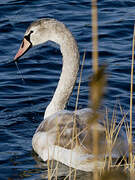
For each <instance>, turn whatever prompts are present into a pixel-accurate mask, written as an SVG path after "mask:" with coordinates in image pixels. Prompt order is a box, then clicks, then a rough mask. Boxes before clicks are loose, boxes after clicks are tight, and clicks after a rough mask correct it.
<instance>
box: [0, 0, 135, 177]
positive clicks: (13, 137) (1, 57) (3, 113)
mask: <svg viewBox="0 0 135 180" xmlns="http://www.w3.org/2000/svg"><path fill="white" fill-rule="evenodd" d="M98 16H99V24H98V25H99V63H100V64H107V69H106V71H107V73H108V84H107V90H106V94H105V99H104V101H103V106H104V107H107V108H108V109H109V111H110V112H112V111H113V109H114V106H115V105H117V114H118V120H120V119H121V117H122V115H121V112H120V108H119V104H120V105H121V107H122V109H123V112H125V113H127V112H128V111H129V104H130V67H131V54H132V53H131V49H132V34H133V26H134V17H135V2H134V1H133V0H119V1H112V0H108V1H105V0H100V1H99V3H98ZM44 17H47V18H56V19H57V20H60V21H62V22H63V23H65V24H66V26H67V27H68V28H69V29H70V30H71V32H72V34H73V35H74V37H75V39H76V40H77V42H78V46H79V50H80V56H81V62H82V57H83V54H84V52H86V59H85V65H84V70H83V76H82V83H81V89H80V96H79V108H83V107H87V105H88V91H89V88H88V79H89V77H90V76H91V74H92V69H91V68H92V59H91V54H92V43H91V40H92V39H91V3H90V2H89V1H88V0H80V1H77V0H73V1H66V0H62V1H61V0H57V1H56V0H51V1H49V0H46V1H44V0H38V1H36V0H29V1H27V0H20V1H18V0H6V1H1V2H0V177H1V178H0V179H1V180H7V179H8V180H18V179H25V180H27V179H29V180H41V179H47V164H46V163H43V162H42V161H41V160H40V159H39V158H38V157H37V156H36V155H35V154H34V153H33V152H32V146H31V139H32V136H33V134H34V131H35V129H36V128H37V126H38V124H39V123H40V122H41V121H42V119H43V115H44V110H45V108H46V106H47V105H48V104H49V102H50V100H51V98H52V95H53V93H54V90H55V87H56V84H57V82H58V79H59V75H60V69H61V66H62V62H61V53H60V50H59V47H58V46H56V45H55V44H53V43H47V44H46V45H44V44H43V45H41V46H38V47H34V48H33V49H31V50H30V51H29V52H28V53H27V54H26V55H24V56H23V57H22V58H21V59H20V61H19V67H20V70H21V72H22V74H23V77H24V79H25V82H23V81H22V78H21V75H20V73H19V72H18V70H17V68H16V66H15V64H14V63H9V61H12V60H13V57H14V56H15V54H16V52H17V50H18V48H19V46H20V43H21V40H22V39H23V35H24V32H25V30H26V28H27V27H28V25H29V24H30V23H31V22H32V21H35V20H37V19H39V18H44ZM77 85H78V81H77V83H76V86H75V89H74V91H73V94H72V97H71V98H70V100H69V103H68V105H67V108H68V109H71V110H73V109H74V107H75V101H76V93H77ZM134 95H135V94H134ZM134 102H135V101H134V99H133V104H134ZM133 110H134V108H133ZM133 118H134V117H133ZM126 121H127V122H129V116H127V119H126ZM134 128H135V124H133V130H134ZM62 168H63V166H62V167H61V168H60V169H61V172H62V173H63V174H64V170H63V169H62ZM62 173H61V174H60V175H59V178H60V177H61V179H63V176H64V175H63V174H62ZM80 174H82V175H80ZM85 175H86V176H90V175H89V174H87V173H86V174H85ZM81 177H84V174H83V173H82V172H81V173H79V175H78V179H81Z"/></svg>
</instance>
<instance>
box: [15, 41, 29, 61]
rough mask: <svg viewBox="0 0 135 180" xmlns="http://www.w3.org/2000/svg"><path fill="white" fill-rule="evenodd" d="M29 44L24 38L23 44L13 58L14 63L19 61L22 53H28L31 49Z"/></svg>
mask: <svg viewBox="0 0 135 180" xmlns="http://www.w3.org/2000/svg"><path fill="white" fill-rule="evenodd" d="M31 45H32V44H31V43H30V42H29V41H28V40H27V39H26V38H24V39H23V42H22V44H21V46H20V48H19V51H18V52H17V54H16V55H15V57H14V60H15V61H16V60H17V59H19V58H20V57H21V56H22V55H23V54H24V53H26V52H27V51H28V49H29V48H30V47H31Z"/></svg>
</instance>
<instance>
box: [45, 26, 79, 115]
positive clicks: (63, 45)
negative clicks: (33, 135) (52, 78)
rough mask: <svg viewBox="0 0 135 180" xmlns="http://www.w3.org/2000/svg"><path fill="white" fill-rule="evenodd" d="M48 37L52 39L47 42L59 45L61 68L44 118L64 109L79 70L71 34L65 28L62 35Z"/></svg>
mask: <svg viewBox="0 0 135 180" xmlns="http://www.w3.org/2000/svg"><path fill="white" fill-rule="evenodd" d="M64 27H65V26H64ZM55 31H56V30H55ZM50 37H53V38H50V39H49V40H51V41H54V42H56V43H58V44H59V45H60V50H61V53H62V56H63V67H62V72H61V75H60V79H59V82H58V85H57V88H56V90H55V93H54V96H53V98H52V100H51V102H50V104H49V105H48V106H47V108H46V111H45V115H44V118H46V117H48V116H50V115H52V114H54V113H56V112H58V111H60V110H63V109H64V108H65V105H66V103H67V101H68V99H69V97H70V95H71V93H72V90H73V87H74V84H75V82H76V78H77V73H78V68H79V52H78V48H77V44H76V41H75V40H74V38H73V36H72V35H71V33H70V32H69V31H68V30H67V29H66V28H65V29H64V33H63V32H53V35H50Z"/></svg>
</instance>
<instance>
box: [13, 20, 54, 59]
mask: <svg viewBox="0 0 135 180" xmlns="http://www.w3.org/2000/svg"><path fill="white" fill-rule="evenodd" d="M49 34H50V32H49V28H48V23H47V19H46V20H45V19H42V20H38V21H36V22H33V23H32V24H31V25H30V26H29V27H28V29H27V30H26V32H25V34H24V39H23V41H22V43H21V46H20V48H19V50H18V52H17V54H16V56H15V57H14V60H17V59H19V58H20V57H21V56H22V55H23V54H24V53H26V52H27V51H28V50H29V49H30V48H31V47H32V46H35V45H38V44H41V43H44V42H46V41H48V40H49Z"/></svg>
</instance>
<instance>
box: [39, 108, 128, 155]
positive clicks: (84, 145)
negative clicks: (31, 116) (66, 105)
mask: <svg viewBox="0 0 135 180" xmlns="http://www.w3.org/2000/svg"><path fill="white" fill-rule="evenodd" d="M90 115H91V110H90V109H83V110H79V111H76V112H70V111H66V110H63V111H60V112H57V113H55V114H54V115H53V116H50V117H48V118H46V119H45V120H44V121H42V122H41V124H40V125H39V127H38V129H37V131H36V133H38V132H45V133H46V135H47V136H48V137H49V139H50V143H52V144H53V145H57V146H61V147H63V148H66V149H75V148H76V151H81V152H82V153H85V154H92V153H93V146H94V142H93V132H94V131H93V130H94V129H95V128H96V129H97V131H98V147H99V148H98V152H99V154H100V156H102V155H103V156H104V155H105V154H106V150H107V144H108V143H107V139H106V133H107V132H106V128H105V127H104V125H103V122H102V121H100V123H98V125H96V126H95V125H94V124H93V123H91V124H90V125H88V120H90V117H91V116H90ZM74 123H75V126H74ZM124 137H125V136H123V132H122V133H120V134H119V136H118V138H117V139H116V142H115V145H114V146H113V148H112V153H113V156H114V157H119V156H121V155H122V154H125V153H126V151H127V150H128V147H127V141H126V140H125V138H124ZM78 147H79V148H78ZM77 148H78V149H77Z"/></svg>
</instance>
